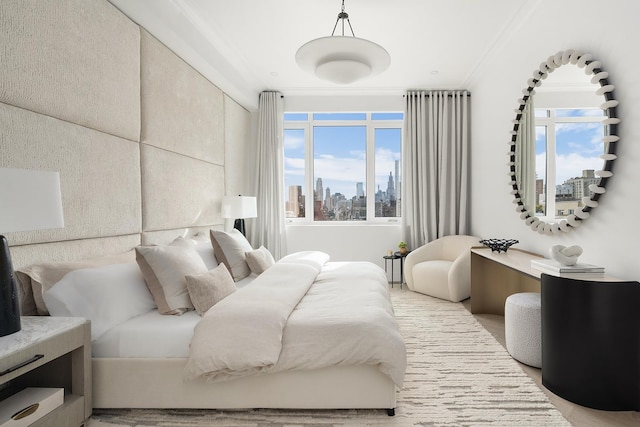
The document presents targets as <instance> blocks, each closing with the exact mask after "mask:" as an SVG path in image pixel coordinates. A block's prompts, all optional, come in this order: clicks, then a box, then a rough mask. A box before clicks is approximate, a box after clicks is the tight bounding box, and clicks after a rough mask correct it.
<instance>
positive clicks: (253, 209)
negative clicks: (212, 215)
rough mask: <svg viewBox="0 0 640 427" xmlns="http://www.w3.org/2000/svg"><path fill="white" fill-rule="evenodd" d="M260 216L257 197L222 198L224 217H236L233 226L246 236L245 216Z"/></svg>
mask: <svg viewBox="0 0 640 427" xmlns="http://www.w3.org/2000/svg"><path fill="white" fill-rule="evenodd" d="M257 216H258V207H257V204H256V198H255V197H252V196H224V197H223V198H222V217H223V218H235V219H236V220H235V222H234V224H233V228H235V229H236V230H238V231H240V232H241V233H242V234H243V235H244V236H246V233H245V228H244V219H245V218H255V217H257Z"/></svg>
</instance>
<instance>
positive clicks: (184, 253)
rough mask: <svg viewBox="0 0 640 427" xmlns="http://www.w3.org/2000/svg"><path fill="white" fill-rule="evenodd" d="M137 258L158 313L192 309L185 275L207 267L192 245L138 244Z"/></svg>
mask: <svg viewBox="0 0 640 427" xmlns="http://www.w3.org/2000/svg"><path fill="white" fill-rule="evenodd" d="M136 261H137V262H138V265H139V266H140V270H141V271H142V275H143V276H144V281H145V282H146V283H147V286H148V287H149V291H151V295H153V299H154V301H155V302H156V305H157V306H158V311H159V312H160V314H176V315H181V314H183V313H184V312H185V311H187V310H189V309H193V304H192V303H191V299H190V298H189V292H188V291H187V281H186V279H185V276H186V275H187V274H201V273H206V272H207V271H208V270H207V266H206V265H205V263H204V261H203V260H202V258H200V255H198V253H197V252H196V250H195V249H194V248H190V247H182V246H170V245H164V246H138V247H137V248H136Z"/></svg>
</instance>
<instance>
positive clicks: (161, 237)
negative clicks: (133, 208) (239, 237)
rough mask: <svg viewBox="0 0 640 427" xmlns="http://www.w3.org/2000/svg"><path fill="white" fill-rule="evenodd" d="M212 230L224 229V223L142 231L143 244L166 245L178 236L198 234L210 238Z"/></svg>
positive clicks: (187, 236)
mask: <svg viewBox="0 0 640 427" xmlns="http://www.w3.org/2000/svg"><path fill="white" fill-rule="evenodd" d="M210 230H221V231H224V226H223V225H222V224H218V225H210V226H206V227H189V228H177V229H174V230H160V231H146V232H144V233H142V244H143V245H166V244H168V243H171V242H172V241H173V240H175V238H176V237H178V236H182V237H185V238H191V237H194V236H196V235H198V236H201V237H202V238H205V237H206V238H207V239H209V238H210V233H209V231H210Z"/></svg>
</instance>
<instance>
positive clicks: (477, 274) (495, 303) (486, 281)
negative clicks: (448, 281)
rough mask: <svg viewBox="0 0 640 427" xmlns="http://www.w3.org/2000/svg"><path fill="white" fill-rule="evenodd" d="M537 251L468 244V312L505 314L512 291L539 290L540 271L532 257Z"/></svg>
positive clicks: (537, 256) (536, 257)
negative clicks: (469, 298)
mask: <svg viewBox="0 0 640 427" xmlns="http://www.w3.org/2000/svg"><path fill="white" fill-rule="evenodd" d="M539 258H543V257H542V256H540V255H537V254H534V253H531V252H526V251H523V250H519V249H514V248H511V249H509V250H508V251H507V252H501V253H498V252H492V251H491V249H489V248H486V247H482V248H471V312H472V313H488V314H499V315H502V316H504V303H505V301H506V300H507V297H508V296H509V295H511V294H517V293H519V292H540V273H541V272H540V271H539V270H536V269H534V268H531V260H532V259H539Z"/></svg>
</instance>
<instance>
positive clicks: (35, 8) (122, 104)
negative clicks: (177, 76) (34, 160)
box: [0, 0, 140, 141]
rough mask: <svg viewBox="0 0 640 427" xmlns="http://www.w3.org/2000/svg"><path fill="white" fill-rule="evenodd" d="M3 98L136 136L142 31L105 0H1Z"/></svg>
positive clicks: (0, 91) (0, 86) (124, 135)
mask: <svg viewBox="0 0 640 427" xmlns="http://www.w3.org/2000/svg"><path fill="white" fill-rule="evenodd" d="M0 40H1V43H0V58H1V60H0V75H1V76H2V78H0V101H1V102H4V103H7V104H10V105H14V106H18V107H21V108H25V109H27V110H31V111H34V112H38V113H41V114H45V115H48V116H52V117H56V118H59V119H62V120H65V121H68V122H71V123H76V124H79V125H82V126H86V127H89V128H92V129H96V130H100V131H103V132H107V133H110V134H113V135H117V136H120V137H122V138H127V139H130V140H133V141H139V138H140V30H139V27H138V26H137V25H136V24H134V23H133V22H132V21H131V20H130V19H129V18H127V17H126V16H124V15H123V14H122V13H120V11H118V10H117V9H116V8H115V7H113V6H112V5H111V4H110V3H108V2H106V1H86V0H37V1H36V0H29V1H26V0H2V1H0Z"/></svg>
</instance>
